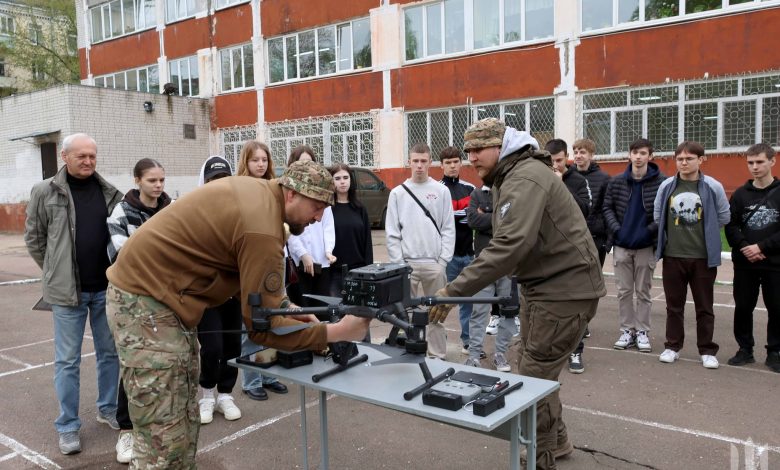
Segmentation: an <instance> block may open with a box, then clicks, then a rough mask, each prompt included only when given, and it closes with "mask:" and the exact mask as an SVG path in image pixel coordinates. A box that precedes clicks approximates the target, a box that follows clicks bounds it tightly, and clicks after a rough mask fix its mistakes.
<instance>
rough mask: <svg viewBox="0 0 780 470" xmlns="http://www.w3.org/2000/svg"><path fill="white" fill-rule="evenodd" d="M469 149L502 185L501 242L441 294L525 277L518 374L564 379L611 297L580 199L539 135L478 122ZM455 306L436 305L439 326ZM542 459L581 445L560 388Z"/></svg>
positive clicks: (483, 171)
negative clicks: (570, 430) (569, 426)
mask: <svg viewBox="0 0 780 470" xmlns="http://www.w3.org/2000/svg"><path fill="white" fill-rule="evenodd" d="M464 141H465V150H466V152H467V153H468V155H469V161H471V163H472V165H473V166H474V168H475V169H476V170H477V172H478V173H479V176H480V177H481V178H482V180H483V181H484V182H485V184H486V185H489V186H491V187H492V188H493V207H494V211H493V239H492V240H491V241H490V243H489V244H488V246H487V247H485V249H483V250H482V253H480V255H479V256H478V257H477V258H476V259H475V260H474V262H473V263H472V264H471V265H469V266H468V267H466V268H465V269H464V270H463V272H462V273H461V274H460V276H458V277H457V278H456V279H455V280H454V281H452V282H451V283H449V284H448V285H447V286H446V287H445V288H444V289H442V290H440V291H439V292H437V294H436V295H437V296H441V295H443V296H457V297H460V296H471V295H474V294H475V293H477V292H478V291H479V290H480V289H482V288H483V287H485V286H486V285H487V284H489V283H491V282H495V281H496V280H497V279H498V278H500V277H501V276H506V275H515V276H517V280H518V282H520V283H522V285H523V291H522V297H523V303H524V305H523V307H522V308H521V309H520V337H521V342H520V349H519V351H518V360H517V365H518V373H519V374H521V375H528V376H531V377H537V378H542V379H548V380H558V376H559V375H560V373H561V370H562V369H563V366H564V364H566V361H567V359H568V358H569V354H570V353H571V352H572V351H573V350H574V348H575V347H576V346H577V343H578V342H579V341H580V338H581V337H582V335H583V333H584V332H585V327H586V326H587V324H588V321H590V319H591V318H593V316H594V315H595V314H596V308H597V307H598V301H599V298H600V297H603V296H604V295H606V289H605V287H604V278H603V277H602V275H601V265H600V263H599V257H598V252H597V251H596V245H595V244H594V243H593V238H592V237H591V236H590V232H588V227H587V225H586V223H585V219H584V218H583V217H582V212H581V211H580V208H579V207H578V206H577V204H576V203H575V202H574V198H572V197H571V194H570V193H569V190H568V189H566V186H565V185H564V184H563V182H562V181H561V179H560V178H558V177H557V176H555V174H554V173H553V171H552V162H551V160H550V155H549V153H547V152H539V144H538V143H537V141H536V139H534V138H533V137H531V136H530V134H528V133H527V132H522V131H518V130H516V129H513V128H511V127H506V125H505V124H504V123H503V122H502V121H499V120H497V119H495V118H488V119H483V120H481V121H478V122H476V123H474V124H473V125H472V126H471V127H469V128H468V129H467V130H466V133H465V135H464ZM450 308H451V306H446V305H440V306H437V307H434V308H433V309H432V310H431V314H430V321H432V322H440V321H442V320H443V319H444V318H445V317H446V314H447V312H448V311H449V309H450ZM536 410H537V412H536V431H537V448H536V459H537V465H538V466H539V468H542V469H554V468H556V465H555V458H556V457H563V456H565V455H568V454H570V453H571V452H572V451H573V450H574V449H573V446H572V445H571V443H570V442H569V438H568V435H567V432H566V426H565V425H564V423H563V420H562V419H561V410H562V406H561V401H560V398H559V396H558V392H554V393H552V394H551V395H549V396H547V397H546V398H545V399H543V400H541V401H540V402H539V403H538V405H537V409H536Z"/></svg>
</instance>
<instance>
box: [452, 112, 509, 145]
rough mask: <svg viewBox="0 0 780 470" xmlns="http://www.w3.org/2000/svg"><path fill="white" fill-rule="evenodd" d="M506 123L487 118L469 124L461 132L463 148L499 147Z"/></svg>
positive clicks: (502, 139) (502, 140)
mask: <svg viewBox="0 0 780 470" xmlns="http://www.w3.org/2000/svg"><path fill="white" fill-rule="evenodd" d="M505 131H506V124H504V122H503V121H499V120H498V119H496V118H487V119H482V120H481V121H477V122H475V123H474V124H472V125H470V126H469V128H468V129H466V132H465V133H464V134H463V150H464V151H466V152H468V151H469V150H471V149H484V148H488V147H501V144H503V142H504V132H505Z"/></svg>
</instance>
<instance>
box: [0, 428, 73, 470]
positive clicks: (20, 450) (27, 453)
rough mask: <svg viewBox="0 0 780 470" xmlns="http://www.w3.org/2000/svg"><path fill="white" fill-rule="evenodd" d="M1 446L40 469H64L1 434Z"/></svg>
mask: <svg viewBox="0 0 780 470" xmlns="http://www.w3.org/2000/svg"><path fill="white" fill-rule="evenodd" d="M0 444H2V445H4V446H6V447H8V448H9V449H11V450H12V451H14V452H16V453H17V454H19V455H20V456H22V457H24V458H25V459H27V460H29V461H30V462H32V463H34V464H35V465H37V466H38V467H40V468H46V469H58V468H62V467H60V466H59V465H57V464H56V463H54V462H52V461H51V460H49V459H47V458H46V457H45V456H43V455H42V454H39V453H38V452H35V451H34V450H32V449H30V448H28V447H26V446H24V445H23V444H22V443H21V442H18V441H16V440H14V439H11V438H10V437H8V436H6V435H5V434H0Z"/></svg>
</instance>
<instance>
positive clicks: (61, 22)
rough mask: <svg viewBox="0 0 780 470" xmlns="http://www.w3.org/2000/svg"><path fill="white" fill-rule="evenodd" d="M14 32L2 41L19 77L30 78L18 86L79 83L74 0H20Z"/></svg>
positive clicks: (0, 45)
mask: <svg viewBox="0 0 780 470" xmlns="http://www.w3.org/2000/svg"><path fill="white" fill-rule="evenodd" d="M15 3H17V4H18V7H17V8H16V11H15V12H14V13H13V14H12V17H13V22H14V32H13V34H12V35H11V37H10V38H9V39H8V40H7V41H5V42H2V43H0V55H2V56H3V57H5V60H6V62H7V63H8V64H9V65H10V66H11V67H13V68H14V69H16V70H19V69H23V70H25V71H26V72H24V73H19V72H16V73H14V75H15V76H16V77H17V79H20V80H24V79H25V78H26V77H28V76H29V77H30V80H29V82H27V84H17V86H18V88H19V89H31V90H36V89H40V88H45V87H48V86H52V85H57V84H61V83H78V82H79V73H80V70H79V57H78V47H77V44H76V3H75V2H74V1H73V0H17V1H16V2H15Z"/></svg>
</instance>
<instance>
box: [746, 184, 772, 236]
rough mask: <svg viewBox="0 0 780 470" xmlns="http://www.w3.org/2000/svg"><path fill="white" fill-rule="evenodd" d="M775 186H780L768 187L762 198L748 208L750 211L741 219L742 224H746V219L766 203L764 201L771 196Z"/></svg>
mask: <svg viewBox="0 0 780 470" xmlns="http://www.w3.org/2000/svg"><path fill="white" fill-rule="evenodd" d="M777 188H780V186H775V187H774V188H772V189H770V190H769V192H768V193H766V196H764V198H763V199H761V200H760V201H759V202H758V203H757V204H756V205H755V206H754V207H753V209H751V210H750V212H748V213H747V215H746V216H745V218H744V219H742V226H745V225H747V223H748V221H749V220H750V219H751V217H753V214H755V213H756V211H757V210H758V208H759V207H761V206H763V205H764V204H766V202H767V201H768V200H769V198H770V197H772V194H774V192H775V191H776V190H777Z"/></svg>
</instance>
